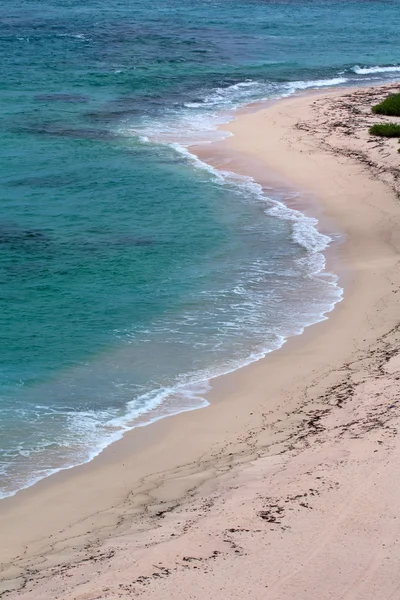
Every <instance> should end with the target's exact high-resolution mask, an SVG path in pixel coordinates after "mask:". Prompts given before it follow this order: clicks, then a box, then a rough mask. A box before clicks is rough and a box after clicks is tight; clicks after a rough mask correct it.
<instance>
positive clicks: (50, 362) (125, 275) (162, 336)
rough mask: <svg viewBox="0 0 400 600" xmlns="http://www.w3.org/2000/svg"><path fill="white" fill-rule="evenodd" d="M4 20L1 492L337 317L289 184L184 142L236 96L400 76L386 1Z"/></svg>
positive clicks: (67, 2) (208, 135) (171, 7)
mask: <svg viewBox="0 0 400 600" xmlns="http://www.w3.org/2000/svg"><path fill="white" fill-rule="evenodd" d="M144 4H145V6H144ZM0 9H1V23H0V56H1V61H0V81H1V93H0V136H1V143H0V169H1V184H0V185H1V203H2V210H1V215H0V277H1V312H0V331H1V350H0V394H1V395H0V416H1V421H0V471H1V473H2V476H1V477H0V479H1V493H2V494H3V495H7V494H9V493H12V492H13V491H15V490H17V489H19V488H21V487H23V486H26V485H28V484H29V483H31V482H32V481H34V480H36V479H38V478H40V477H42V476H44V475H45V474H48V473H49V472H51V471H52V470H55V469H58V468H62V467H67V466H70V465H73V464H78V463H80V462H83V461H85V460H88V459H89V458H90V457H91V456H93V455H94V454H95V453H96V452H98V451H99V450H100V449H101V448H102V447H104V446H105V445H107V444H108V443H110V442H111V441H112V440H113V439H116V438H118V437H119V436H120V435H121V433H122V431H123V430H125V429H127V428H129V427H132V426H133V425H134V424H135V422H137V420H136V421H135V419H137V418H138V417H140V415H142V416H141V417H140V418H142V419H146V418H147V419H152V418H157V417H158V416H160V415H163V414H170V413H172V412H176V411H177V410H184V409H190V408H194V407H196V406H200V405H201V404H202V403H204V400H202V393H203V392H204V390H205V383H204V382H205V381H206V380H207V378H208V377H210V376H212V375H214V374H217V373H222V372H226V371H229V370H232V369H234V368H236V367H237V366H239V365H241V364H244V363H245V362H247V361H249V360H254V359H256V358H258V357H260V356H262V355H263V354H265V352H268V351H270V350H272V349H274V348H276V347H279V346H280V345H281V344H282V343H283V341H284V340H285V339H286V337H288V336H289V335H293V334H296V333H299V332H300V331H301V330H302V328H303V327H304V326H305V325H308V324H310V323H313V322H316V321H318V320H319V319H321V318H322V316H323V314H324V313H326V312H327V311H329V310H330V309H331V308H332V306H333V305H334V303H335V302H336V301H337V300H338V299H339V297H340V290H339V288H338V287H336V285H335V284H336V279H335V276H334V275H327V274H324V273H323V272H322V271H323V267H324V257H323V255H322V254H321V251H322V250H323V249H324V248H325V247H326V245H327V243H328V242H329V239H328V238H326V237H325V236H321V235H320V234H318V232H317V231H316V229H315V227H314V223H312V222H311V221H310V220H308V219H306V218H303V217H302V216H301V215H299V214H296V213H294V212H293V211H290V210H288V209H285V206H284V203H285V200H287V197H285V193H284V192H283V190H261V188H259V187H258V186H257V185H256V184H254V183H252V182H251V181H249V180H246V179H240V178H237V177H233V176H229V175H224V176H222V175H219V174H218V173H215V172H213V171H212V170H210V169H206V168H203V167H204V166H202V165H200V164H199V163H198V162H196V161H195V160H194V159H193V158H192V157H191V156H190V155H189V154H188V153H187V152H185V150H184V148H185V147H186V145H187V144H189V143H190V142H194V141H199V140H200V141H204V140H210V139H213V137H215V136H216V135H217V134H216V126H217V124H218V123H219V122H222V121H223V120H224V119H226V118H227V110H228V111H233V110H234V109H235V107H237V106H240V105H242V104H244V103H246V102H249V101H251V100H256V99H261V98H265V97H280V96H285V95H289V94H291V93H294V92H295V91H296V90H301V89H306V88H308V87H314V86H321V87H323V86H326V85H351V84H363V83H371V82H372V83H373V82H380V81H382V80H394V79H396V78H398V75H399V72H400V67H397V65H398V63H399V62H400V52H399V42H398V32H399V31H400V11H399V2H398V1H397V0H396V1H358V2H351V1H347V0H342V1H340V0H335V1H326V0H323V1H310V0H308V1H306V0H292V1H274V2H272V1H263V2H261V1H259V0H257V1H256V0H252V1H242V0H236V1H228V0H225V1H221V0H218V1H198V0H196V1H185V2H183V1H182V2H178V1H171V0H167V1H165V0H164V1H163V2H158V1H154V2H151V3H143V2H138V1H137V0H131V1H129V2H128V1H121V0H120V1H117V2H113V3H110V2H105V1H104V0H96V1H94V0H86V1H85V2H84V3H82V2H78V1H76V0H63V1H62V0H59V1H54V0H53V1H51V0H48V1H44V0H43V1H42V2H34V1H30V0H14V2H13V3H9V2H5V1H4V0H0ZM282 203H283V204H282ZM150 409H153V410H152V412H149V410H150ZM146 414H147V417H146Z"/></svg>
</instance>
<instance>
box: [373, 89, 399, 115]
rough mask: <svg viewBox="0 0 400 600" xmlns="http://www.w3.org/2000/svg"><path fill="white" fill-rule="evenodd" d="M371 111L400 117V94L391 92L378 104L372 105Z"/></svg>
mask: <svg viewBox="0 0 400 600" xmlns="http://www.w3.org/2000/svg"><path fill="white" fill-rule="evenodd" d="M372 112H374V113H375V114H377V115H387V116H388V117H400V94H391V95H390V96H388V97H387V98H385V100H382V102H379V104H375V106H373V107H372Z"/></svg>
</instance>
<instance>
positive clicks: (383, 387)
mask: <svg viewBox="0 0 400 600" xmlns="http://www.w3.org/2000/svg"><path fill="white" fill-rule="evenodd" d="M389 89H393V88H390V86H385V87H380V88H369V89H362V90H353V91H347V92H343V90H342V91H337V90H336V91H334V92H327V93H324V94H315V95H314V94H311V95H307V96H303V97H295V98H291V99H287V100H283V101H280V102H277V103H275V104H273V105H272V106H269V107H266V108H263V107H262V106H255V107H252V108H251V109H248V110H246V111H242V112H241V113H240V114H239V115H238V117H237V119H236V120H235V121H234V122H232V123H231V124H229V125H228V126H227V129H229V130H230V131H232V132H233V134H234V135H233V137H230V138H228V139H227V140H225V141H224V142H220V143H216V144H212V145H209V146H207V147H203V148H198V149H196V151H197V152H198V154H199V155H201V157H202V158H203V159H204V160H208V161H210V162H211V163H212V164H214V165H219V166H223V167H224V168H226V169H231V170H235V171H237V172H240V173H244V174H249V175H252V176H254V177H255V178H256V179H257V181H260V182H261V183H263V184H264V185H271V183H273V184H274V185H275V184H278V185H281V186H283V187H285V186H289V185H292V186H294V187H295V188H297V189H300V190H301V191H302V193H301V197H300V198H299V200H298V203H299V205H302V206H304V207H305V209H306V210H307V211H310V212H314V211H315V210H316V208H315V205H314V204H313V203H314V201H315V200H316V201H317V202H318V204H319V206H320V207H321V209H322V214H321V215H320V216H322V217H323V218H322V220H321V223H322V226H323V227H335V228H337V229H338V230H341V231H343V232H344V233H345V234H346V241H345V243H342V244H341V245H339V246H338V247H337V248H336V252H335V253H334V255H332V257H331V263H332V264H333V263H334V264H335V266H338V268H340V272H341V274H342V281H343V285H344V287H345V296H344V300H343V302H342V303H341V304H339V305H338V306H337V308H336V309H335V310H334V312H333V313H331V315H330V317H329V319H328V320H327V321H324V322H323V323H320V324H318V325H315V326H312V327H310V328H308V329H307V330H306V332H305V333H304V334H303V335H302V336H299V337H297V338H292V339H291V340H289V342H288V343H287V344H286V345H285V346H284V347H283V348H282V349H281V350H279V351H277V352H274V353H272V354H271V355H270V356H269V357H267V358H266V359H264V360H262V361H259V362H258V363H255V364H253V365H250V366H249V367H246V368H244V369H241V370H239V371H237V372H235V373H233V374H231V375H228V376H225V377H221V378H219V379H218V380H215V381H214V386H213V391H212V393H211V394H210V399H211V405H210V407H208V408H206V409H203V410H200V411H196V412H192V413H187V414H182V415H178V416H176V417H173V418H170V419H166V420H164V421H161V422H159V423H157V424H155V425H152V426H150V427H146V428H143V429H140V430H135V431H133V432H131V433H130V434H128V435H126V436H125V437H124V439H123V440H122V441H121V442H119V443H116V444H114V445H113V446H111V447H110V448H109V449H107V450H106V451H105V452H103V454H102V455H101V456H100V457H98V458H97V459H95V460H94V461H92V463H90V464H89V465H84V466H82V467H78V468H75V469H72V470H71V471H68V472H64V473H60V474H57V475H54V476H52V477H50V478H48V479H47V480H45V481H43V482H41V483H39V484H37V485H36V486H34V487H33V488H31V489H29V490H26V491H24V492H21V493H19V494H18V495H17V496H16V497H15V498H11V499H7V500H4V501H2V502H0V528H1V536H2V537H1V547H0V559H1V561H2V571H1V575H2V584H1V586H2V587H1V588H0V589H2V590H4V595H5V597H7V598H18V599H25V598H26V599H28V598H29V599H33V598H35V599H38V600H42V599H43V600H50V599H51V600H55V599H57V598H59V599H65V600H66V599H68V600H72V599H76V600H78V599H79V600H84V599H85V600H97V599H113V600H114V599H117V598H123V599H129V598H136V597H144V598H149V599H154V600H161V599H163V600H165V599H168V598H174V600H177V599H182V600H188V599H196V600H197V599H199V600H200V599H210V600H214V599H215V600H217V599H219V600H220V599H222V598H224V599H225V598H232V599H239V598H240V599H243V598H251V599H252V600H261V599H262V600H264V599H267V600H278V599H279V600H325V599H328V598H329V599H335V600H336V599H339V598H341V599H346V600H350V599H351V600H353V599H354V600H355V599H357V600H361V599H362V600H378V599H379V600H386V599H387V600H388V599H389V598H393V599H396V600H397V599H398V598H400V575H399V573H400V564H399V563H400V478H399V476H398V473H399V469H400V467H399V465H400V442H399V438H398V435H397V431H398V427H399V424H400V404H399V397H400V332H399V329H400V310H399V296H398V293H399V290H400V271H399V268H398V260H399V249H400V229H399V223H400V219H399V217H400V206H399V200H398V175H399V168H398V165H399V159H400V156H399V154H398V153H397V140H377V139H375V138H370V137H369V136H368V134H367V127H368V125H369V124H370V123H372V122H376V121H379V120H383V119H382V118H381V117H379V118H377V117H373V116H371V114H370V106H371V104H372V103H374V102H375V101H376V100H377V99H379V98H380V97H383V96H384V95H385V94H387V92H388V90H389ZM6 590H8V591H6Z"/></svg>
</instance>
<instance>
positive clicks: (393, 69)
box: [353, 65, 400, 75]
mask: <svg viewBox="0 0 400 600" xmlns="http://www.w3.org/2000/svg"><path fill="white" fill-rule="evenodd" d="M353 71H354V73H357V75H369V74H371V73H398V72H400V66H399V65H392V66H390V67H380V66H376V67H360V66H358V65H355V66H354V67H353Z"/></svg>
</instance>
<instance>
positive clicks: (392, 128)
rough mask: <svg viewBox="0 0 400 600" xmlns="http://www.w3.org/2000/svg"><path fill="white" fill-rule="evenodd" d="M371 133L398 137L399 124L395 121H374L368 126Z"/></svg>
mask: <svg viewBox="0 0 400 600" xmlns="http://www.w3.org/2000/svg"><path fill="white" fill-rule="evenodd" d="M369 132H370V134H371V135H380V136H382V137H400V124H397V123H376V124H375V125H372V127H370V128H369Z"/></svg>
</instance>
